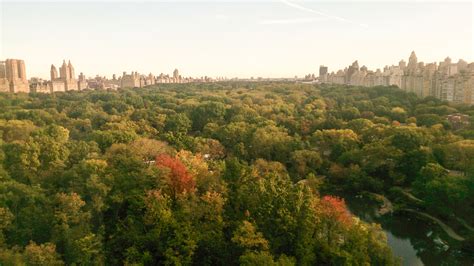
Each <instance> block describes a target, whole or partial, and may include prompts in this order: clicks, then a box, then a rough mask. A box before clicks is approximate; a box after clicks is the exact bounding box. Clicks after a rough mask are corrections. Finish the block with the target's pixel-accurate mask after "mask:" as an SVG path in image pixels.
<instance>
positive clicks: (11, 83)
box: [0, 59, 30, 93]
mask: <svg viewBox="0 0 474 266" xmlns="http://www.w3.org/2000/svg"><path fill="white" fill-rule="evenodd" d="M29 91H30V87H29V84H28V79H27V78H26V67H25V62H24V61H23V60H20V59H7V60H6V61H0V92H13V93H18V92H29Z"/></svg>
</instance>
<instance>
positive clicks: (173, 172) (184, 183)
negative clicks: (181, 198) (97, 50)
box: [156, 154, 195, 198]
mask: <svg viewBox="0 0 474 266" xmlns="http://www.w3.org/2000/svg"><path fill="white" fill-rule="evenodd" d="M156 165H157V167H158V168H160V169H162V170H165V171H166V172H167V174H166V177H167V183H168V188H169V190H170V194H171V196H172V197H173V198H176V196H177V195H179V194H182V193H183V192H191V191H194V188H195V182H194V178H193V177H192V175H191V174H189V172H188V170H187V169H186V167H185V166H184V164H183V163H182V162H181V161H180V160H179V159H178V158H175V157H171V156H169V155H167V154H160V155H158V156H157V157H156Z"/></svg>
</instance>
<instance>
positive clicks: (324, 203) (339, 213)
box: [318, 196, 353, 246]
mask: <svg viewBox="0 0 474 266" xmlns="http://www.w3.org/2000/svg"><path fill="white" fill-rule="evenodd" d="M318 207H319V208H318V209H319V215H320V218H321V220H320V221H321V225H322V230H323V232H324V235H325V239H326V241H327V244H328V245H330V246H331V245H339V244H341V241H344V240H343V239H344V237H343V236H344V232H346V230H347V229H349V228H350V226H351V225H352V224H353V223H352V216H351V214H350V212H349V211H348V209H347V207H346V203H345V202H344V200H343V199H340V198H338V197H334V196H324V197H323V198H322V199H321V200H320V202H319V206H318Z"/></svg>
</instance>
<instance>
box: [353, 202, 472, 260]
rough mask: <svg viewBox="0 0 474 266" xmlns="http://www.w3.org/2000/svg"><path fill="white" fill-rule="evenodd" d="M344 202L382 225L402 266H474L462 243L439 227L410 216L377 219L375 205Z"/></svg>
mask: <svg viewBox="0 0 474 266" xmlns="http://www.w3.org/2000/svg"><path fill="white" fill-rule="evenodd" d="M345 199H346V203H347V205H348V207H349V209H350V211H351V212H352V213H354V214H355V215H357V216H359V217H360V218H361V219H362V220H364V221H367V222H376V223H379V224H381V225H382V228H383V229H384V231H385V233H386V234H387V239H388V243H389V245H390V247H391V248H392V250H393V253H394V254H395V255H396V256H398V257H401V258H402V260H403V265H407V266H419V265H474V258H472V257H471V256H469V254H466V253H462V252H461V251H460V242H458V241H456V240H452V239H451V238H449V237H448V236H447V235H446V234H445V233H444V232H443V231H442V230H441V228H440V227H439V226H438V225H436V224H433V223H431V222H430V221H428V220H425V219H422V218H420V217H418V216H416V214H411V213H397V214H394V215H385V216H382V217H377V215H376V209H377V208H376V207H377V205H376V203H375V202H371V201H370V200H368V199H367V198H357V197H346V198H345Z"/></svg>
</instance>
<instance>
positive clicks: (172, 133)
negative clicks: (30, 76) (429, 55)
mask: <svg viewBox="0 0 474 266" xmlns="http://www.w3.org/2000/svg"><path fill="white" fill-rule="evenodd" d="M451 114H460V116H462V115H465V116H464V117H468V119H469V120H468V121H467V122H466V121H464V122H459V121H458V122H456V121H451V120H448V119H447V116H448V115H451ZM0 136H1V138H0V147H1V149H0V179H1V180H0V261H1V262H2V263H1V264H2V265H64V264H65V265H190V264H192V265H225V264H227V265H315V264H318V265H369V264H371V265H398V264H399V263H400V260H399V259H398V258H396V256H394V255H393V254H392V252H391V250H390V248H389V246H388V245H387V238H386V236H385V233H384V232H383V231H382V230H381V227H380V226H379V225H378V224H375V223H367V222H364V221H362V220H360V219H358V218H357V217H356V216H354V215H353V214H352V213H351V212H350V211H349V210H348V208H347V206H346V202H345V201H344V199H343V198H342V197H340V196H336V195H341V194H343V193H351V194H358V193H362V192H369V193H377V194H381V195H385V196H387V197H389V198H390V199H392V200H393V201H394V202H395V203H396V206H395V207H396V208H399V209H403V208H406V209H408V208H409V209H415V210H422V211H423V212H426V213H429V214H430V215H433V216H436V217H438V218H439V219H442V220H443V221H445V222H446V223H448V224H449V225H452V226H459V224H461V223H462V224H463V225H466V226H467V227H468V228H469V227H474V169H473V166H474V107H469V106H454V105H450V104H448V103H446V102H442V101H440V100H437V99H435V98H425V99H420V98H417V97H416V96H415V95H413V94H407V93H405V92H403V91H401V90H399V89H398V88H396V87H374V88H359V87H346V86H329V85H320V86H318V85H309V84H295V83H283V82H279V83H276V82H273V83H272V82H266V83H265V82H261V83H238V82H235V83H232V82H228V83H215V84H168V85H159V86H152V87H148V88H142V89H123V90H119V91H83V92H67V93H55V94H51V95H47V94H15V95H14V94H0ZM406 195H408V196H409V197H410V198H412V202H410V201H409V199H404V197H405V198H406V197H407V196H406ZM413 199H415V200H413ZM459 228H461V226H459ZM463 232H464V233H465V236H466V237H465V238H466V239H465V240H464V241H463V243H462V246H463V248H464V249H465V250H468V252H469V250H470V252H472V250H474V237H473V235H474V233H473V232H469V230H465V231H463ZM473 253H474V252H473Z"/></svg>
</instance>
